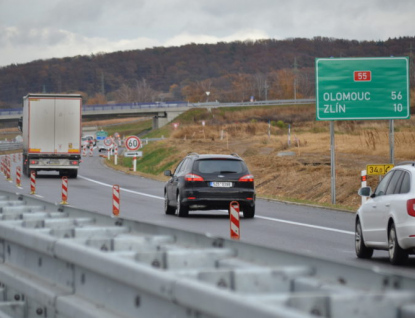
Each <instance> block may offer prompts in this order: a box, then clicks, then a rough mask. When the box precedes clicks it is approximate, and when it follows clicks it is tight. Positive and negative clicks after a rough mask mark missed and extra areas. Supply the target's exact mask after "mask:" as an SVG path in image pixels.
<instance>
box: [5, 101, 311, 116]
mask: <svg viewBox="0 0 415 318" xmlns="http://www.w3.org/2000/svg"><path fill="white" fill-rule="evenodd" d="M315 101H316V100H315V99H284V100H279V99H277V100H266V101H252V102H234V103H219V102H207V103H187V102H165V103H121V104H100V105H84V106H82V111H88V112H91V111H92V112H93V111H96V112H100V111H106V110H107V111H108V110H137V109H157V110H160V111H163V110H168V109H169V108H177V107H189V108H192V107H238V106H263V105H268V106H270V105H302V104H312V103H315ZM22 113H23V109H16V108H14V109H0V116H3V117H10V116H13V117H15V118H18V117H19V116H21V115H22Z"/></svg>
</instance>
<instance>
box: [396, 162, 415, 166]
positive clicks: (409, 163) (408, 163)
mask: <svg viewBox="0 0 415 318" xmlns="http://www.w3.org/2000/svg"><path fill="white" fill-rule="evenodd" d="M405 165H412V166H415V161H402V162H399V163H397V164H396V166H405Z"/></svg>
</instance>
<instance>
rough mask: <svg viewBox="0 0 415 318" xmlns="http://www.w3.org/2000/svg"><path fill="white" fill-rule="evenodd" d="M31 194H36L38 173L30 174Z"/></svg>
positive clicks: (32, 172)
mask: <svg viewBox="0 0 415 318" xmlns="http://www.w3.org/2000/svg"><path fill="white" fill-rule="evenodd" d="M30 194H36V172H35V171H34V170H32V171H31V172H30Z"/></svg>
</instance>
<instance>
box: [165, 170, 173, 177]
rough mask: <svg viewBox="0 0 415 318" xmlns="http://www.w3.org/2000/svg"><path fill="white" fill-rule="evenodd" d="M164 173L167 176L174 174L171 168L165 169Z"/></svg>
mask: <svg viewBox="0 0 415 318" xmlns="http://www.w3.org/2000/svg"><path fill="white" fill-rule="evenodd" d="M164 175H165V176H166V177H171V176H172V174H171V171H170V170H165V171H164Z"/></svg>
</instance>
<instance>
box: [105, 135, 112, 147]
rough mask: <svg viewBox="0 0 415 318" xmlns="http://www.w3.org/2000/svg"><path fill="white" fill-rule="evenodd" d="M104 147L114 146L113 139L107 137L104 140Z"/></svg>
mask: <svg viewBox="0 0 415 318" xmlns="http://www.w3.org/2000/svg"><path fill="white" fill-rule="evenodd" d="M104 145H105V146H107V147H109V146H111V145H112V139H111V138H110V137H107V138H105V139H104Z"/></svg>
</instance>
